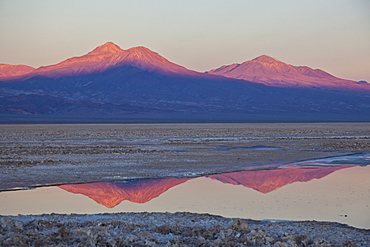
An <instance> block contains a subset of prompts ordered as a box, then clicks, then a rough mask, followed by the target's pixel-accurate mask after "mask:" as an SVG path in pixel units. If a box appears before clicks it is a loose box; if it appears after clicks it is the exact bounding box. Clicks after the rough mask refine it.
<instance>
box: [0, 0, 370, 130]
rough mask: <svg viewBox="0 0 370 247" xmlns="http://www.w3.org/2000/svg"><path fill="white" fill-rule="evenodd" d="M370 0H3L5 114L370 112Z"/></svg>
mask: <svg viewBox="0 0 370 247" xmlns="http://www.w3.org/2000/svg"><path fill="white" fill-rule="evenodd" d="M369 7H370V3H369V2H368V1H363V0H356V1H348V0H323V1H322V0H320V1H319V0H313V1H305V2H303V1H294V0H281V1H270V0H269V1H256V0H246V1H244V0H243V1H241V0H232V1H209V0H206V1H200V2H199V1H193V0H190V1H170V0H164V1H159V2H158V1H156V2H153V1H147V0H144V1H134V2H132V1H118V0H113V1H109V4H108V3H105V2H102V1H85V0H83V1H70V0H67V1H62V2H59V1H58V2H54V1H46V0H41V1H34V0H31V1H25V0H20V1H10V0H4V1H1V2H0V33H1V36H0V54H1V55H0V115H1V118H0V121H2V122H8V123H9V122H22V121H25V122H32V121H34V122H94V121H96V122H101V121H102V122H115V121H116V122H249V121H250V122H255V121H258V122H265V121H267V122H279V121H280V122H281V121H288V122H290V121H303V122H305V121H311V122H312V121H370V93H369V92H370V84H369V83H367V82H370V74H369V64H370V49H369V48H370V47H369V44H370V32H369V30H370V29H369V28H370V24H369V23H370V16H369V15H368V13H369V11H368V10H369Z"/></svg>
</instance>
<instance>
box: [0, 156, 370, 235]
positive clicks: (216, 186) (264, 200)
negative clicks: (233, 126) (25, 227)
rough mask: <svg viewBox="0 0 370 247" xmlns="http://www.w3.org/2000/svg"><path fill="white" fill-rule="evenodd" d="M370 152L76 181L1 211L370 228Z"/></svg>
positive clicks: (12, 195) (2, 198)
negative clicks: (173, 215)
mask: <svg viewBox="0 0 370 247" xmlns="http://www.w3.org/2000/svg"><path fill="white" fill-rule="evenodd" d="M369 162H370V154H365V155H364V154H362V155H351V156H343V157H336V158H328V159H320V160H314V161H307V162H299V163H293V164H289V165H285V166H282V167H278V168H276V167H275V168H270V169H266V170H248V171H241V172H233V173H225V174H216V175H208V176H204V177H198V178H166V179H144V180H133V181H125V182H103V183H90V184H69V185H61V186H51V187H40V188H36V189H33V190H19V191H5V192H1V193H0V215H17V214H43V213H81V214H87V213H88V214H91V213H114V212H143V211H147V212H178V211H187V212H197V213H210V214H216V215H222V216H225V217H240V218H251V219H257V220H264V219H270V220H317V221H335V222H340V223H344V224H348V225H351V226H355V227H360V228H370V166H369V165H368V164H369Z"/></svg>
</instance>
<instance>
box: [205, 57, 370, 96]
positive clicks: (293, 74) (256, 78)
mask: <svg viewBox="0 0 370 247" xmlns="http://www.w3.org/2000/svg"><path fill="white" fill-rule="evenodd" d="M208 73H209V74H213V75H221V76H225V77H229V78H235V79H242V80H246V81H251V82H257V83H262V84H265V85H268V86H278V87H305V88H323V89H330V88H332V89H347V90H361V89H363V90H370V84H366V83H361V82H356V81H351V80H345V79H341V78H337V77H335V76H333V75H331V74H329V73H327V72H325V71H323V70H320V69H311V68H309V67H307V66H293V65H289V64H286V63H283V62H281V61H279V60H278V59H276V58H273V57H269V56H266V55H262V56H259V57H257V58H255V59H252V60H250V61H246V62H244V63H241V64H237V63H235V64H231V65H225V66H221V67H219V68H217V69H213V70H210V71H209V72H208Z"/></svg>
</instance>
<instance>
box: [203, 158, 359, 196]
mask: <svg viewBox="0 0 370 247" xmlns="http://www.w3.org/2000/svg"><path fill="white" fill-rule="evenodd" d="M348 167H352V166H351V165H347V166H331V167H318V168H283V169H275V170H257V171H242V172H232V173H224V174H217V175H210V176H207V177H209V178H211V179H215V180H218V181H221V182H223V183H228V184H234V185H243V186H245V187H249V188H252V189H254V190H257V191H259V192H262V193H269V192H271V191H274V190H277V189H279V188H280V187H282V186H284V185H287V184H290V183H294V182H307V181H310V180H312V179H314V178H316V179H320V178H323V177H325V176H327V175H329V174H330V173H332V172H334V171H336V170H340V169H343V168H348Z"/></svg>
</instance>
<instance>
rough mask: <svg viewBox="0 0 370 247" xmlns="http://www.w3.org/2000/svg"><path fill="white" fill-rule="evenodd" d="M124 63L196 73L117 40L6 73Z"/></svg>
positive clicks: (55, 72) (80, 70)
mask: <svg viewBox="0 0 370 247" xmlns="http://www.w3.org/2000/svg"><path fill="white" fill-rule="evenodd" d="M124 65H129V66H135V67H138V68H141V69H145V70H148V71H156V72H162V73H170V74H185V75H186V74H195V73H196V72H193V71H191V70H188V69H186V68H185V67H182V66H180V65H177V64H174V63H172V62H170V61H168V60H167V59H165V58H164V57H162V56H160V55H159V54H158V53H155V52H153V51H151V50H149V49H148V48H145V47H141V46H139V47H134V48H130V49H128V50H123V49H121V48H120V47H119V46H117V45H116V44H114V43H112V42H107V43H105V44H104V45H101V46H98V47H96V48H95V49H94V50H92V51H91V52H89V53H87V54H85V55H83V56H79V57H72V58H69V59H67V60H64V61H62V62H60V63H58V64H55V65H49V66H42V67H39V68H37V69H34V70H31V69H30V70H28V71H27V70H23V71H24V73H21V72H20V71H17V72H16V73H14V74H11V73H7V74H6V77H7V78H9V77H10V76H18V77H19V76H23V77H20V78H21V79H24V78H30V77H33V76H46V77H50V78H56V77H60V76H74V75H81V74H92V73H99V72H103V71H105V70H107V69H110V68H114V67H117V66H124ZM0 73H1V67H0ZM0 75H1V74H0ZM4 77H5V76H4ZM0 78H1V77H0ZM17 79H18V78H17Z"/></svg>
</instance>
